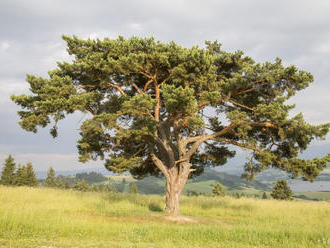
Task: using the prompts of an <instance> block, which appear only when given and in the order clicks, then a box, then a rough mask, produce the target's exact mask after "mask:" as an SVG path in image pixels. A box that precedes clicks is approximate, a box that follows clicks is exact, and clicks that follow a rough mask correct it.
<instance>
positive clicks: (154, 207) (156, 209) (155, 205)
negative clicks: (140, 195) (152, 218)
mask: <svg viewBox="0 0 330 248" xmlns="http://www.w3.org/2000/svg"><path fill="white" fill-rule="evenodd" d="M148 208H149V210H150V211H152V212H163V208H162V207H161V206H160V205H159V204H158V203H155V202H151V203H149V205H148Z"/></svg>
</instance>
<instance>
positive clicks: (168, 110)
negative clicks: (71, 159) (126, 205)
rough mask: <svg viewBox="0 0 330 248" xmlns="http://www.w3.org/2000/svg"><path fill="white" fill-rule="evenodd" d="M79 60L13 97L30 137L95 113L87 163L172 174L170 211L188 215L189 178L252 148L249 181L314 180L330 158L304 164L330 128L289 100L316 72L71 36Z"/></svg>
mask: <svg viewBox="0 0 330 248" xmlns="http://www.w3.org/2000/svg"><path fill="white" fill-rule="evenodd" d="M63 39H64V40H65V41H66V42H67V45H68V53H69V54H70V55H72V56H73V59H72V61H71V62H61V63H58V67H57V68H56V69H55V70H52V71H50V72H49V78H42V77H36V76H33V75H27V82H28V83H29V84H30V91H31V93H32V94H31V95H20V96H12V100H13V101H14V102H16V103H17V104H18V105H20V106H22V108H23V109H24V110H22V111H19V112H18V114H19V116H20V117H21V121H20V125H21V127H22V128H24V129H25V130H27V131H33V132H36V131H37V128H38V127H39V126H40V127H46V126H47V125H48V124H51V125H52V128H51V134H52V135H53V136H54V137H55V136H56V135H57V123H58V121H59V120H61V119H63V118H64V117H65V116H66V115H68V114H71V113H74V112H75V111H81V112H84V113H86V112H89V113H90V115H89V116H90V118H89V119H87V120H85V121H84V123H83V124H82V125H81V128H80V129H81V132H80V134H81V139H80V140H79V141H78V150H79V154H80V161H82V162H86V161H88V160H90V159H98V158H101V159H105V166H106V167H107V168H108V169H109V170H111V171H115V172H124V171H129V172H130V173H131V174H132V175H134V176H135V177H142V176H145V175H156V176H157V175H163V176H165V177H166V180H167V202H166V203H167V210H168V211H169V212H171V213H178V211H179V205H178V201H179V197H180V194H181V191H182V189H183V187H184V185H185V183H186V180H187V178H188V176H193V175H198V174H200V173H201V172H202V171H203V168H204V167H205V166H218V165H223V164H225V163H226V161H227V159H228V158H230V157H233V156H234V155H235V152H234V151H233V148H234V147H240V148H242V149H245V150H250V151H251V156H250V158H249V161H248V162H247V163H246V165H245V173H244V176H245V177H246V178H248V179H252V178H253V176H254V175H255V174H256V173H258V172H260V171H262V170H264V169H267V168H270V167H275V168H280V169H283V170H285V171H287V172H289V173H291V175H292V176H293V177H298V176H302V177H303V178H305V179H307V180H310V181H313V179H314V178H315V177H316V176H318V175H319V173H320V171H321V170H322V169H323V168H325V167H326V166H327V163H328V162H329V161H330V155H327V156H325V157H324V158H315V159H313V160H304V159H301V158H298V156H299V154H300V153H301V152H302V151H304V150H305V149H306V148H307V146H308V144H310V142H311V141H312V140H313V139H316V138H321V139H322V138H324V137H325V136H326V134H327V133H328V131H329V127H330V124H329V123H328V124H322V125H316V126H315V125H311V124H308V123H306V122H305V120H304V119H303V116H302V114H298V115H295V116H291V117H290V115H289V111H290V110H292V109H293V108H294V105H287V104H286V103H285V102H286V100H288V99H289V98H290V97H292V96H293V95H295V93H296V92H297V91H299V90H302V89H304V88H306V87H307V86H308V85H309V84H310V83H311V82H312V81H313V76H312V75H311V74H310V73H308V72H305V71H301V70H298V69H297V68H296V67H295V66H288V67H285V66H283V65H282V63H281V60H280V59H278V58H277V59H276V60H275V61H274V62H273V63H271V62H266V63H263V64H260V63H256V62H255V61H254V60H253V59H251V58H250V57H247V56H244V54H243V52H241V51H237V52H233V53H231V52H225V51H223V50H222V49H221V46H220V44H219V43H217V42H206V47H205V48H200V47H197V46H196V47H192V48H184V47H181V46H179V45H177V44H176V43H174V42H170V43H162V42H158V41H155V40H154V39H153V38H136V37H133V38H130V39H125V38H123V37H119V38H118V39H107V38H106V39H104V40H90V39H88V40H81V39H78V38H77V37H75V36H73V37H68V36H64V37H63Z"/></svg>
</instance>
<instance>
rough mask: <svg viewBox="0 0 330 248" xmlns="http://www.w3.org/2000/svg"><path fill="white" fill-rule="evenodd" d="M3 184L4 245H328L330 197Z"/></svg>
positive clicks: (0, 220)
mask: <svg viewBox="0 0 330 248" xmlns="http://www.w3.org/2000/svg"><path fill="white" fill-rule="evenodd" d="M163 208H164V197H162V196H156V195H148V196H147V195H129V194H110V193H94V192H87V193H83V192H77V191H71V190H58V189H46V188H27V187H16V188H14V187H4V186H0V247H2V246H4V247H21V248H25V247H43V246H47V247H136V248H138V247H155V248H159V247H165V248H166V247H185V248H189V247H230V248H233V247H244V248H246V247H251V248H257V247H258V248H259V247H297V248H298V247H299V248H301V247H306V248H307V247H308V248H309V247H330V221H329V219H330V202H325V201H324V202H311V201H290V202H287V201H276V200H261V199H253V198H240V199H234V198H231V197H225V198H214V197H205V196H198V197H185V196H184V197H182V200H181V213H182V215H184V216H185V217H188V218H187V219H183V220H180V221H172V220H170V219H169V218H168V216H166V214H165V213H164V212H163Z"/></svg>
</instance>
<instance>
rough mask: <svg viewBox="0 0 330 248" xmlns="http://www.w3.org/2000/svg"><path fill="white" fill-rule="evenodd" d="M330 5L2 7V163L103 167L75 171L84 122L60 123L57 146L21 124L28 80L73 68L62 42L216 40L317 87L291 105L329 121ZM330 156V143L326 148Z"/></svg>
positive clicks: (78, 2) (73, 1)
mask: <svg viewBox="0 0 330 248" xmlns="http://www.w3.org/2000/svg"><path fill="white" fill-rule="evenodd" d="M329 13H330V1H329V0H315V1H310V0H285V1H284V0H277V1H267V0H175V1H174V0H136V1H135V0H131V1H125V0H121V1H113V0H107V1H106V0H94V1H87V0H85V1H84V0H70V1H64V0H29V1H26V0H21V1H19V0H1V1H0V65H1V66H0V163H1V164H2V163H3V160H4V159H5V157H7V156H8V154H12V155H14V157H15V158H16V160H17V161H18V162H20V163H24V164H25V163H26V162H28V161H32V163H33V164H34V166H35V168H36V169H37V170H47V169H48V167H49V166H53V167H54V168H55V170H74V169H81V168H85V167H102V163H100V162H98V163H89V164H87V165H86V164H80V163H78V162H77V155H76V154H77V150H76V140H77V139H78V129H79V126H80V124H81V118H83V117H82V116H79V115H74V116H71V117H69V118H67V120H65V121H63V122H62V123H60V128H59V137H58V138H57V139H53V138H52V137H51V136H50V135H49V132H48V129H46V130H41V131H40V132H38V133H37V134H33V133H28V132H25V131H23V130H22V129H21V128H20V127H19V126H18V124H17V121H18V118H17V116H16V111H17V110H18V107H17V106H15V105H14V104H13V103H12V102H11V101H10V99H9V97H10V95H11V94H21V93H27V92H28V87H27V83H26V82H25V74H26V73H30V74H36V75H39V76H46V74H47V71H48V70H51V69H53V68H54V67H55V66H56V61H61V60H64V59H68V58H69V57H68V56H67V54H66V48H65V43H64V42H63V41H62V40H61V35H63V34H66V35H73V34H75V35H78V36H79V37H81V38H88V37H90V38H103V37H110V38H116V37H117V36H118V35H123V36H125V37H130V36H133V35H134V36H141V37H145V36H154V37H155V38H156V39H158V40H161V41H171V40H174V41H175V42H177V43H179V44H181V45H183V46H186V47H189V46H192V45H200V46H203V45H204V41H205V40H218V41H219V42H220V43H222V44H223V48H224V49H225V50H229V51H234V50H243V51H245V53H246V54H247V55H249V56H251V57H252V58H254V59H255V60H256V61H260V62H263V61H273V60H274V58H275V57H280V58H282V59H283V61H284V63H285V64H286V65H289V64H294V65H296V66H298V67H299V68H301V69H303V70H306V71H309V72H311V73H312V74H313V75H314V78H315V82H314V83H313V85H312V86H311V87H309V88H308V89H306V90H304V91H303V92H300V93H299V94H298V95H297V96H295V97H294V98H293V99H292V100H291V102H295V103H296V104H297V108H296V112H303V113H304V116H305V119H306V120H307V121H309V122H311V123H313V124H318V123H323V122H329V121H330V96H329V92H330V84H329V76H330V14H329ZM317 146H319V147H321V148H322V149H319V150H321V151H324V152H325V151H326V150H328V151H330V139H329V137H328V138H327V140H326V141H323V142H320V143H318V144H317Z"/></svg>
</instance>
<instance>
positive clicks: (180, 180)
mask: <svg viewBox="0 0 330 248" xmlns="http://www.w3.org/2000/svg"><path fill="white" fill-rule="evenodd" d="M190 167H191V164H190V163H182V164H181V166H180V169H179V168H172V169H170V170H169V176H168V177H166V212H167V213H169V214H171V215H175V216H177V215H180V196H181V193H182V190H183V188H184V186H185V185H186V182H187V179H188V176H189V173H190Z"/></svg>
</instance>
